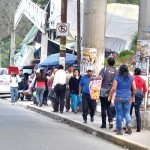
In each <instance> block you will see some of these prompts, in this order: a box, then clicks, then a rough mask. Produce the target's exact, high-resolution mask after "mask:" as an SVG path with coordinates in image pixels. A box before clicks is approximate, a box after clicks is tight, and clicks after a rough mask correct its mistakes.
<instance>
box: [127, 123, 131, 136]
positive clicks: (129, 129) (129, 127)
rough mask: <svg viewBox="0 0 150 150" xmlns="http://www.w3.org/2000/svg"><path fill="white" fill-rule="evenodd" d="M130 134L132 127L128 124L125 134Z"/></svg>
mask: <svg viewBox="0 0 150 150" xmlns="http://www.w3.org/2000/svg"><path fill="white" fill-rule="evenodd" d="M131 133H132V126H131V124H128V130H127V134H131Z"/></svg>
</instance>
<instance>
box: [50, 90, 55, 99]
mask: <svg viewBox="0 0 150 150" xmlns="http://www.w3.org/2000/svg"><path fill="white" fill-rule="evenodd" d="M49 98H50V100H51V101H55V100H56V94H55V92H54V91H52V90H51V91H50V93H49Z"/></svg>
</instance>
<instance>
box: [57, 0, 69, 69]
mask: <svg viewBox="0 0 150 150" xmlns="http://www.w3.org/2000/svg"><path fill="white" fill-rule="evenodd" d="M61 22H62V25H61V26H59V27H58V31H59V32H60V31H61V32H64V33H67V31H68V30H67V26H66V24H65V23H66V22H67V0H61ZM64 25H65V26H64ZM64 33H63V34H64ZM59 64H61V65H63V66H64V69H65V64H66V36H62V37H61V38H60V58H59Z"/></svg>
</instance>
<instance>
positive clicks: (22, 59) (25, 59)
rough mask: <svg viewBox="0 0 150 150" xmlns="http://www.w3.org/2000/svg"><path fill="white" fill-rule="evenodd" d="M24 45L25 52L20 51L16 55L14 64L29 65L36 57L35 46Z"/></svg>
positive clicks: (19, 65)
mask: <svg viewBox="0 0 150 150" xmlns="http://www.w3.org/2000/svg"><path fill="white" fill-rule="evenodd" d="M23 46H24V52H23V54H22V52H18V53H17V54H16V55H15V56H14V66H18V67H22V66H29V65H30V64H31V61H32V60H33V59H34V50H35V47H34V46H28V45H23Z"/></svg>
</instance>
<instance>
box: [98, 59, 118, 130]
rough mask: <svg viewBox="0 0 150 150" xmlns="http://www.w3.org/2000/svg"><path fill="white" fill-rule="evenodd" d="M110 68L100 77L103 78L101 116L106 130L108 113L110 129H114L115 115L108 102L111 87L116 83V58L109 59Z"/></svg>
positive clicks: (102, 72)
mask: <svg viewBox="0 0 150 150" xmlns="http://www.w3.org/2000/svg"><path fill="white" fill-rule="evenodd" d="M107 62H108V67H104V68H102V70H101V71H100V73H99V75H100V76H101V77H102V89H101V94H100V101H101V111H102V113H101V115H102V125H101V128H106V112H107V115H108V122H109V128H112V127H113V115H112V112H111V107H110V104H111V102H110V101H108V96H109V93H110V90H111V87H112V85H113V82H114V78H115V76H116V73H117V71H116V69H115V67H114V65H115V59H114V58H108V60H107Z"/></svg>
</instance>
